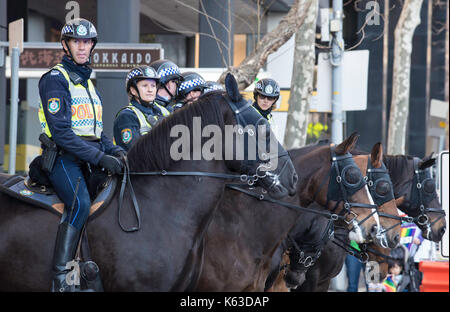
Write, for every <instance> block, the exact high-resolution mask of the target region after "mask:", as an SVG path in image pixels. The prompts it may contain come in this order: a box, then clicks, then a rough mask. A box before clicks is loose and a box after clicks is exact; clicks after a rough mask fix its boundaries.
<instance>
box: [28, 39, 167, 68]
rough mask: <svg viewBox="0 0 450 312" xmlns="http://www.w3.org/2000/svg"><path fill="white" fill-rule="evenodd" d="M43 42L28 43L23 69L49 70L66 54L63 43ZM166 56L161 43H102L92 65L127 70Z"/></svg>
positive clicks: (94, 53)
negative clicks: (35, 45) (36, 45)
mask: <svg viewBox="0 0 450 312" xmlns="http://www.w3.org/2000/svg"><path fill="white" fill-rule="evenodd" d="M40 45H41V46H40V47H33V46H31V45H27V44H25V46H24V51H23V53H22V54H21V55H20V69H47V68H50V67H52V66H54V65H56V64H58V63H59V62H61V58H62V57H63V55H64V51H63V50H62V47H61V45H59V44H54V43H52V44H47V45H46V46H45V45H43V44H40ZM27 46H28V47H27ZM163 57H164V55H163V50H162V48H161V46H160V45H156V44H130V45H128V44H115V45H113V44H103V45H101V44H98V45H97V46H96V47H95V49H94V51H93V52H92V56H91V65H90V66H91V67H92V69H94V70H99V71H102V70H105V71H127V70H129V69H130V68H131V67H135V66H139V65H149V64H150V63H151V62H153V61H156V60H159V59H161V58H163Z"/></svg>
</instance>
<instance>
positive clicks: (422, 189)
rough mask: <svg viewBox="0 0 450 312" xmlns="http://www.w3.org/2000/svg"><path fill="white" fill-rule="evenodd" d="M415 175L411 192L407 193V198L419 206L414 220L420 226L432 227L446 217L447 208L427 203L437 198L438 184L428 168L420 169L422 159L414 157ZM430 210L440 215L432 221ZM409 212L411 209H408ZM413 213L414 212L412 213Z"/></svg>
mask: <svg viewBox="0 0 450 312" xmlns="http://www.w3.org/2000/svg"><path fill="white" fill-rule="evenodd" d="M413 162H414V177H413V180H412V185H411V192H410V193H409V194H408V195H407V198H406V199H407V200H408V201H410V202H411V203H413V204H414V205H415V207H418V208H419V211H418V213H417V214H416V216H414V218H413V221H414V222H417V224H418V225H420V226H426V227H427V228H431V227H432V226H433V225H434V224H435V223H436V222H437V221H439V220H440V219H442V218H444V217H445V210H444V209H442V208H441V209H439V208H430V207H428V206H427V205H428V204H429V203H430V202H431V201H432V200H433V199H435V198H436V186H435V183H434V180H433V179H432V178H431V174H430V172H429V170H427V169H423V170H422V169H419V162H420V159H418V158H416V157H415V158H414V160H413ZM428 212H434V213H439V214H440V216H439V217H438V218H436V220H434V221H433V222H431V223H430V218H429V217H428V215H427V213H428ZM408 214H410V211H409V210H408ZM411 215H413V214H411Z"/></svg>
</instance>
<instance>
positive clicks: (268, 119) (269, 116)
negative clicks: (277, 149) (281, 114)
mask: <svg viewBox="0 0 450 312" xmlns="http://www.w3.org/2000/svg"><path fill="white" fill-rule="evenodd" d="M252 107H253V109H254V110H255V111H257V112H258V114H260V115H261V116H262V117H264V116H263V115H262V114H261V112H260V111H259V110H258V109H256V107H254V106H252ZM266 119H267V121H268V122H269V125H271V124H272V114H270V113H269V114H268V115H267V118H266Z"/></svg>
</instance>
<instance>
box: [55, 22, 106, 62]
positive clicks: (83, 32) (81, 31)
mask: <svg viewBox="0 0 450 312" xmlns="http://www.w3.org/2000/svg"><path fill="white" fill-rule="evenodd" d="M70 38H74V39H92V41H93V42H94V44H93V45H92V48H91V51H89V59H88V61H87V62H86V63H85V64H82V65H89V64H90V63H91V54H92V50H94V47H95V45H96V44H97V30H96V29H95V26H94V24H92V23H91V22H89V21H88V20H86V19H84V18H75V19H73V20H70V21H69V22H67V23H66V24H65V25H64V27H63V28H62V30H61V40H60V41H64V42H65V43H66V45H67V48H68V51H66V50H65V49H64V47H63V50H64V52H65V53H66V54H68V55H69V56H70V58H72V59H74V58H73V56H72V52H71V51H70V48H69V43H68V41H69V39H70Z"/></svg>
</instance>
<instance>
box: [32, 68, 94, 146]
mask: <svg viewBox="0 0 450 312" xmlns="http://www.w3.org/2000/svg"><path fill="white" fill-rule="evenodd" d="M52 70H58V71H59V72H61V73H62V74H63V76H64V78H66V80H67V82H68V84H69V92H70V97H71V103H70V105H71V110H72V131H73V132H74V133H75V134H76V135H78V136H89V137H96V138H98V139H100V138H101V135H102V132H103V121H102V113H103V108H102V102H101V100H100V98H99V96H98V95H97V92H96V90H95V87H94V84H93V83H92V81H91V80H90V79H88V81H87V83H88V88H87V89H86V88H85V87H83V86H82V85H81V84H74V83H73V82H72V80H70V78H69V74H68V73H67V71H66V70H65V69H64V67H63V66H62V64H57V65H56V66H54V67H53V68H52ZM51 100H52V99H50V100H49V102H50V101H51ZM59 100H61V99H59ZM50 104H51V103H48V105H50ZM60 104H61V103H58V105H60ZM46 105H47V103H46ZM58 109H59V108H58ZM39 121H40V124H41V128H42V132H45V133H46V134H47V135H48V136H49V137H51V136H52V134H51V133H50V129H49V127H48V124H47V120H46V119H45V114H44V110H43V109H42V101H41V100H39Z"/></svg>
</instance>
